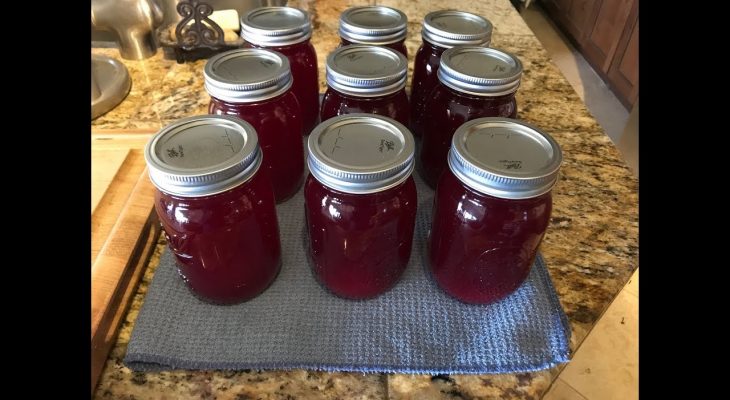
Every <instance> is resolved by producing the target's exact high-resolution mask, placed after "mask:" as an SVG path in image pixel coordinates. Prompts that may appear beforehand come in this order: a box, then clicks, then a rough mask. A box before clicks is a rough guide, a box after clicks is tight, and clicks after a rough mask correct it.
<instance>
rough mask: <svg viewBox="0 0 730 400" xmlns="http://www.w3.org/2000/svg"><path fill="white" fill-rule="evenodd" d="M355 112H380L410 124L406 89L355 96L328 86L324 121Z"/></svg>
mask: <svg viewBox="0 0 730 400" xmlns="http://www.w3.org/2000/svg"><path fill="white" fill-rule="evenodd" d="M353 113H368V114H378V115H383V116H386V117H389V118H393V119H394V120H396V121H398V122H400V123H401V124H403V125H405V126H408V123H409V122H410V121H409V118H410V111H409V106H408V96H407V95H406V91H405V89H401V90H399V91H397V92H395V93H393V94H389V95H386V96H381V97H354V96H348V95H346V94H344V93H340V92H338V91H337V90H334V89H332V88H327V92H325V94H324V97H323V98H322V114H321V118H322V121H326V120H328V119H329V118H332V117H335V116H338V115H344V114H353Z"/></svg>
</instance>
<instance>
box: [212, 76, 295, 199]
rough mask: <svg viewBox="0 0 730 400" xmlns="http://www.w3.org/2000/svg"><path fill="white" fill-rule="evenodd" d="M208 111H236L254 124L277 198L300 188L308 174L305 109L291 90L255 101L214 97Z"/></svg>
mask: <svg viewBox="0 0 730 400" xmlns="http://www.w3.org/2000/svg"><path fill="white" fill-rule="evenodd" d="M208 112H209V113H210V114H217V115H234V116H237V117H238V118H241V119H242V120H244V121H246V122H248V123H249V124H251V125H253V127H254V128H255V129H256V133H257V134H258V139H259V144H260V146H261V150H262V152H263V154H264V159H263V164H262V166H261V168H262V169H264V170H266V171H267V172H266V173H267V174H268V177H269V178H270V179H271V183H272V185H273V187H274V196H275V197H276V201H277V202H282V201H284V200H287V199H288V198H290V197H291V196H293V195H294V193H296V192H297V190H298V189H299V186H300V185H301V183H302V181H303V176H304V146H303V144H302V119H301V111H300V108H299V103H298V102H297V99H296V97H295V96H294V93H292V91H291V90H287V91H286V92H285V93H284V94H282V95H280V96H277V97H274V98H272V99H268V100H263V101H258V102H253V103H231V102H226V101H223V100H219V99H217V98H215V97H211V99H210V105H209V107H208Z"/></svg>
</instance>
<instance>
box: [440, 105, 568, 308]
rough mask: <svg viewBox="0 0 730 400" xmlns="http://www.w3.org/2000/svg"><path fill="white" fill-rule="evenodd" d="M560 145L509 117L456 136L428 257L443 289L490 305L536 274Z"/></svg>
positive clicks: (467, 127) (477, 123) (481, 122)
mask: <svg viewBox="0 0 730 400" xmlns="http://www.w3.org/2000/svg"><path fill="white" fill-rule="evenodd" d="M562 159H563V157H562V153H561V150H560V147H559V146H558V143H557V142H555V140H554V139H553V138H552V137H550V136H549V135H547V134H546V133H544V132H541V131H540V130H539V129H537V128H535V127H533V126H531V125H528V124H526V123H524V122H520V121H516V120H511V119H508V118H479V119H475V120H472V121H469V122H467V123H465V124H464V125H462V126H461V127H460V128H459V129H458V130H457V131H456V133H455V134H454V137H453V143H452V145H451V150H450V151H449V161H448V163H449V167H448V169H447V170H446V171H445V172H444V174H443V175H441V179H440V180H439V183H438V188H437V189H436V194H435V197H434V205H433V210H434V214H433V224H432V226H431V233H430V238H429V246H428V248H429V250H428V251H429V253H428V259H429V263H430V270H431V273H432V277H433V279H434V280H435V281H436V282H437V283H438V285H439V286H440V287H441V289H443V291H444V292H446V293H448V294H449V295H451V296H453V297H455V298H457V299H459V300H461V301H463V302H466V303H474V304H487V303H492V302H494V301H497V300H499V299H502V298H504V297H506V296H507V295H509V294H510V293H512V292H513V291H515V290H516V289H517V288H518V287H519V286H520V285H521V284H522V282H524V280H525V279H526V278H527V276H528V274H529V273H530V268H531V267H532V263H533V262H534V260H535V256H536V255H537V249H538V247H539V246H540V242H541V241H542V238H543V236H544V235H545V231H546V229H547V227H548V224H549V222H550V212H551V210H552V196H551V189H552V187H553V185H554V184H555V182H556V181H557V179H558V172H559V169H560V164H561V162H562Z"/></svg>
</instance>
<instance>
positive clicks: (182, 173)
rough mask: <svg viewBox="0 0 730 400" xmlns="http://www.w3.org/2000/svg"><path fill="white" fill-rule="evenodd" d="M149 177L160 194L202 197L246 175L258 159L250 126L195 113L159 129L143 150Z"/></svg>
mask: <svg viewBox="0 0 730 400" xmlns="http://www.w3.org/2000/svg"><path fill="white" fill-rule="evenodd" d="M144 158H145V160H146V161H147V168H148V170H149V175H150V180H151V181H152V183H153V184H154V185H155V186H157V188H158V189H160V190H162V191H163V192H166V193H169V194H173V195H178V196H184V197H201V196H210V195H213V194H216V193H220V192H224V191H226V190H228V189H230V188H233V187H235V186H238V185H240V184H241V183H243V182H245V181H246V180H248V179H250V178H251V177H252V176H253V174H254V173H256V171H257V170H258V169H259V167H260V166H261V160H262V158H263V156H262V153H261V148H260V147H259V139H258V136H256V130H255V129H254V127H253V126H251V124H249V123H248V122H246V121H243V120H241V119H239V118H236V117H232V116H227V115H197V116H194V117H188V118H183V119H180V120H178V121H175V122H173V123H172V124H170V125H168V126H166V127H164V128H162V130H160V131H159V132H158V133H157V134H156V135H155V136H153V137H152V138H151V139H150V141H149V142H148V143H147V146H146V147H145V151H144Z"/></svg>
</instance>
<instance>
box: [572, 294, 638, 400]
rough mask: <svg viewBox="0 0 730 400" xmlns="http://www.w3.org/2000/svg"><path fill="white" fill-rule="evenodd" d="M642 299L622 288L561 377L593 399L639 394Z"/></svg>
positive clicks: (620, 399)
mask: <svg viewBox="0 0 730 400" xmlns="http://www.w3.org/2000/svg"><path fill="white" fill-rule="evenodd" d="M638 306H639V299H638V296H636V295H634V294H632V293H629V291H627V290H622V291H621V292H620V293H619V295H618V296H617V297H616V299H615V300H614V302H613V303H611V305H610V306H609V308H608V310H606V312H605V313H604V315H603V316H602V317H601V319H600V320H599V321H598V323H597V324H596V326H595V328H593V330H592V331H591V332H590V333H589V334H588V337H586V340H585V341H584V342H583V344H582V345H581V346H580V348H578V351H576V353H575V355H574V357H573V359H572V360H571V362H570V363H568V365H567V366H566V367H565V369H564V370H563V372H562V373H561V374H560V376H559V379H562V380H563V381H564V382H565V383H567V384H568V385H570V387H572V388H573V389H575V390H576V391H577V392H578V393H580V394H581V395H583V396H584V397H585V398H587V399H590V400H604V399H617V400H632V399H638V397H639V369H638V366H639V340H638V333H639V326H638V320H639V312H638Z"/></svg>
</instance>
